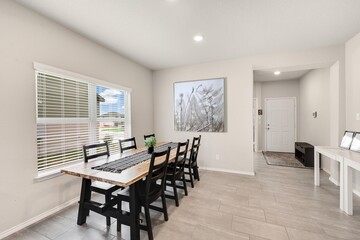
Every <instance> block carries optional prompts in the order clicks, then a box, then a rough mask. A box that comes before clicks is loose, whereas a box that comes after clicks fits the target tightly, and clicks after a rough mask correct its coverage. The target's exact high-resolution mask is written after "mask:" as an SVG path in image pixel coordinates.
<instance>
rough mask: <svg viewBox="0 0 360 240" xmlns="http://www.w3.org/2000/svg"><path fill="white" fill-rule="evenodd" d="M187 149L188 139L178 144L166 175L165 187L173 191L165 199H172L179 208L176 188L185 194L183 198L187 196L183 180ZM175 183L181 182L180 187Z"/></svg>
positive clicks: (184, 180)
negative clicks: (173, 159)
mask: <svg viewBox="0 0 360 240" xmlns="http://www.w3.org/2000/svg"><path fill="white" fill-rule="evenodd" d="M188 147H189V139H188V140H187V141H186V142H183V143H178V146H177V149H176V156H175V161H174V162H173V163H171V164H169V166H168V169H167V173H166V181H167V183H166V186H170V187H172V189H173V193H174V195H168V194H165V197H167V198H170V199H174V200H175V205H176V206H177V207H178V206H179V197H178V192H177V188H180V189H183V190H184V192H185V196H187V195H188V192H187V188H186V179H185V172H184V169H185V161H186V155H187V152H188ZM177 181H182V185H177V184H176V182H177Z"/></svg>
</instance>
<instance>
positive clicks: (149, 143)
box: [145, 137, 156, 148]
mask: <svg viewBox="0 0 360 240" xmlns="http://www.w3.org/2000/svg"><path fill="white" fill-rule="evenodd" d="M155 145H156V138H155V137H148V138H147V139H145V146H146V147H148V148H149V147H154V146H155Z"/></svg>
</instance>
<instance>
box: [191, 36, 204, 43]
mask: <svg viewBox="0 0 360 240" xmlns="http://www.w3.org/2000/svg"><path fill="white" fill-rule="evenodd" d="M193 39H194V41H195V42H201V41H202V40H204V37H203V36H202V35H195V36H194V37H193Z"/></svg>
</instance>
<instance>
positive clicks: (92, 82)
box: [33, 62, 132, 181]
mask: <svg viewBox="0 0 360 240" xmlns="http://www.w3.org/2000/svg"><path fill="white" fill-rule="evenodd" d="M33 68H34V70H35V79H37V73H38V72H42V73H45V74H51V75H54V76H58V77H65V78H68V79H70V80H75V81H79V82H85V83H88V84H89V91H88V94H89V98H88V101H89V103H88V104H89V105H88V106H89V117H88V118H83V119H81V118H67V119H66V122H69V123H79V122H81V123H82V122H83V123H89V124H90V131H96V130H95V129H96V128H95V127H93V126H94V124H95V125H96V123H97V122H98V119H97V116H96V101H95V99H94V97H96V94H93V93H96V86H98V85H99V86H103V87H108V88H115V89H118V90H120V91H124V92H126V94H127V96H126V97H125V99H124V105H125V106H128V107H127V108H125V116H126V117H125V126H126V130H127V132H128V135H130V136H131V135H132V126H131V92H132V89H131V88H128V87H124V86H120V85H117V84H113V83H109V82H106V81H103V80H99V79H96V78H92V77H89V76H86V75H82V74H78V73H74V72H71V71H67V70H63V69H60V68H56V67H53V66H49V65H46V64H42V63H38V62H34V63H33ZM35 88H36V89H35V91H36V124H38V123H63V122H64V119H60V118H47V119H43V118H38V103H37V100H38V99H37V96H38V86H37V84H36V86H35ZM94 111H95V113H94ZM108 120H111V119H106V121H108ZM113 120H115V119H113ZM95 137H96V134H95V133H94V132H92V133H90V138H95ZM89 140H90V142H94V141H96V139H89ZM37 160H38V158H37V157H36V161H37ZM81 163H82V160H79V161H76V162H72V163H69V164H64V165H62V166H59V167H54V168H51V169H47V170H43V171H38V169H37V168H38V165H37V164H36V173H37V175H36V176H35V180H36V181H43V180H47V179H50V178H53V177H56V176H60V175H63V174H61V173H60V169H62V168H64V167H65V166H66V167H68V166H73V165H78V164H81Z"/></svg>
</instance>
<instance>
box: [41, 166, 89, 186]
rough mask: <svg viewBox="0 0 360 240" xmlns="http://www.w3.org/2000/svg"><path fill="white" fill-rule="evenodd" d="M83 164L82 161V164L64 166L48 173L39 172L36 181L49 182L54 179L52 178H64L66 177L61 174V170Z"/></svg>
mask: <svg viewBox="0 0 360 240" xmlns="http://www.w3.org/2000/svg"><path fill="white" fill-rule="evenodd" d="M82 162H83V161H80V162H76V163H72V164H68V165H64V166H61V167H57V168H54V169H50V170H47V171H43V172H38V175H37V176H36V177H35V181H36V182H43V181H46V180H49V179H52V178H56V177H59V176H62V175H64V173H62V172H60V171H61V169H63V168H65V167H73V166H76V165H79V164H81V163H82Z"/></svg>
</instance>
